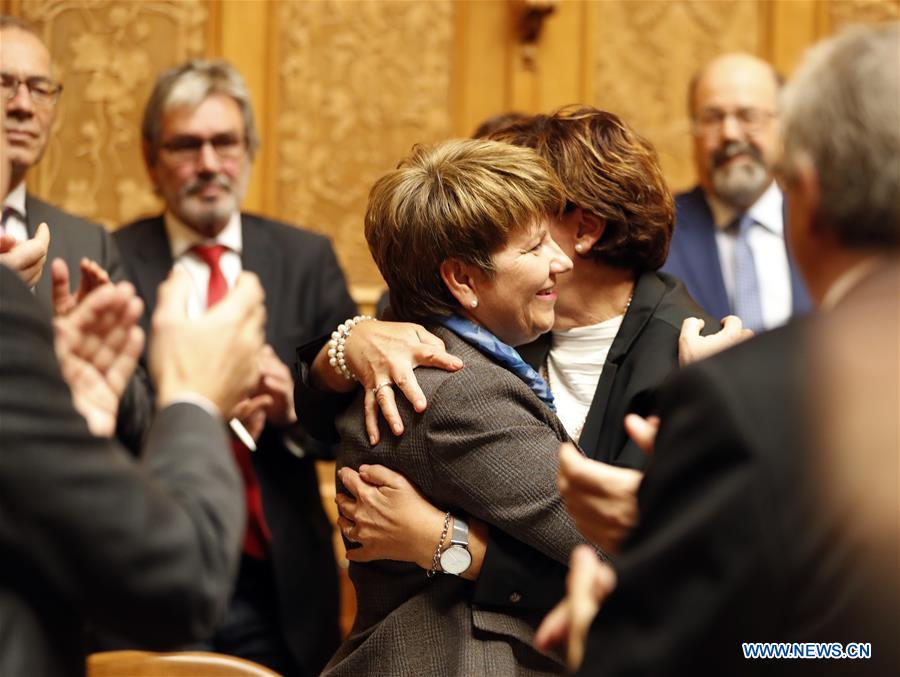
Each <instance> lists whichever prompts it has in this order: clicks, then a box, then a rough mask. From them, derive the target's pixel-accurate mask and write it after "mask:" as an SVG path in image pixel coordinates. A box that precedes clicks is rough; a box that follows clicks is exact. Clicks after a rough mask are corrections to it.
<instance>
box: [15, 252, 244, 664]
mask: <svg viewBox="0 0 900 677" xmlns="http://www.w3.org/2000/svg"><path fill="white" fill-rule="evenodd" d="M239 490H240V477H239V476H238V474H237V470H236V468H235V466H234V461H233V460H232V458H231V454H230V451H229V449H228V442H227V438H226V435H225V430H224V426H223V425H222V423H221V421H219V420H217V419H214V418H213V417H211V416H210V415H209V414H207V413H206V412H205V411H203V410H202V409H201V408H200V407H197V406H195V405H192V404H176V405H173V406H170V407H167V408H166V409H164V410H163V411H162V412H160V414H159V415H158V417H157V422H156V424H155V426H154V427H153V429H152V431H151V433H150V436H149V439H148V443H147V448H146V453H145V455H144V459H143V461H142V463H141V464H137V463H136V462H135V461H134V460H133V459H132V458H131V457H130V456H129V455H128V454H127V453H126V451H125V450H124V449H123V448H122V447H120V446H119V445H118V444H117V443H115V442H114V441H112V440H102V439H99V438H96V437H93V436H92V435H91V434H90V432H89V431H88V428H87V425H86V424H85V421H84V419H83V418H82V417H81V416H80V415H79V414H78V413H77V412H76V411H75V409H74V408H73V407H72V399H71V394H70V392H69V389H68V387H67V385H66V383H65V382H64V381H63V379H62V376H61V374H60V372H59V367H58V366H57V362H56V356H55V354H54V350H53V335H52V330H51V328H50V323H49V320H48V318H47V317H46V314H45V313H44V312H42V311H41V309H40V308H39V307H38V305H37V304H36V303H35V302H34V298H33V297H32V295H31V294H30V293H29V292H28V290H27V289H26V288H25V286H24V285H23V284H22V283H21V281H20V280H19V279H18V278H17V276H16V275H15V274H14V273H12V272H11V271H10V270H8V269H6V268H4V267H2V266H0V553H2V562H3V564H2V567H0V571H2V573H0V674H2V675H41V676H42V677H54V676H56V675H81V674H83V673H84V651H85V647H84V637H83V631H84V628H83V625H84V623H86V622H89V623H91V624H92V625H94V626H96V627H98V628H105V629H107V630H108V629H112V628H114V629H115V630H116V631H117V632H119V633H120V634H123V635H125V636H127V637H129V638H130V639H133V640H135V641H138V640H140V641H141V642H143V643H145V644H147V645H148V646H151V647H154V648H156V649H160V650H162V649H166V648H172V647H173V646H175V645H177V644H179V643H183V642H189V641H193V640H196V639H198V638H200V637H202V636H204V635H206V634H207V633H209V632H210V631H211V629H212V628H213V627H214V626H215V624H216V623H217V622H218V620H219V619H220V618H221V615H222V614H223V613H224V611H225V608H226V602H227V599H228V594H229V591H230V589H231V584H232V582H233V577H234V573H235V571H236V568H237V561H238V553H239V546H240V539H241V536H242V534H243V520H244V515H243V506H242V505H241V503H240V502H239V501H235V500H234V496H235V493H236V492H238V491H239Z"/></svg>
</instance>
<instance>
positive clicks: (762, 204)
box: [747, 181, 784, 235]
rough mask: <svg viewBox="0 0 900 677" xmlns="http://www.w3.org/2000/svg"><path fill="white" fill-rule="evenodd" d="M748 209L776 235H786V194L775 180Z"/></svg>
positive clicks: (759, 222) (754, 218)
mask: <svg viewBox="0 0 900 677" xmlns="http://www.w3.org/2000/svg"><path fill="white" fill-rule="evenodd" d="M747 211H748V213H749V214H750V216H751V217H753V220H754V221H756V223H758V224H759V225H761V226H762V227H763V228H765V229H767V230H769V231H771V232H772V233H773V234H775V235H784V195H783V194H782V192H781V189H780V188H779V187H778V184H777V183H775V182H774V181H772V183H771V184H769V187H768V188H766V192H765V193H763V194H762V195H760V196H759V199H758V200H757V201H756V202H754V203H753V204H752V205H750V209H749V210H747Z"/></svg>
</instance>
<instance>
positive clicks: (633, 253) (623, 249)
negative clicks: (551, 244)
mask: <svg viewBox="0 0 900 677" xmlns="http://www.w3.org/2000/svg"><path fill="white" fill-rule="evenodd" d="M490 138H492V139H495V140H498V141H503V142H505V143H511V144H513V145H516V146H527V147H529V148H534V149H535V150H536V151H537V153H538V155H540V156H541V157H543V158H544V159H545V160H547V162H548V163H549V164H550V166H551V167H552V168H553V170H554V171H555V172H556V175H557V176H558V177H559V180H560V182H561V183H562V185H563V189H564V190H565V192H566V200H567V205H566V208H567V209H574V208H575V207H581V208H582V209H583V210H585V211H588V212H592V213H593V214H596V215H597V216H599V217H602V218H603V219H605V220H606V228H605V230H604V232H603V236H602V237H601V238H600V240H598V241H597V243H596V244H595V245H594V247H593V248H592V249H591V253H592V254H593V256H594V257H595V259H596V260H597V261H600V262H602V263H605V264H607V265H611V266H615V267H617V268H628V269H630V270H634V271H635V272H636V273H641V272H643V271H645V270H656V269H657V268H659V267H660V266H662V264H663V263H665V261H666V255H667V254H668V251H669V241H670V240H671V238H672V229H673V228H674V225H675V206H674V203H673V202H672V194H671V193H670V192H669V189H668V187H667V186H666V181H665V179H664V178H663V173H662V169H660V166H659V162H658V160H657V156H656V151H655V150H654V149H653V146H652V145H650V143H649V142H648V141H646V140H645V139H644V138H643V137H641V136H640V135H639V134H637V133H636V132H635V131H634V130H632V129H631V128H630V127H629V126H628V125H626V124H625V123H624V122H623V121H622V120H621V119H620V118H619V117H618V116H616V115H614V114H612V113H607V112H605V111H601V110H597V109H596V108H591V107H588V106H572V107H567V108H563V109H561V110H559V111H557V112H555V113H553V114H552V115H535V116H534V117H531V118H529V119H527V120H523V121H521V122H517V123H513V124H512V125H510V126H509V127H506V128H505V129H503V130H501V131H499V132H497V133H496V134H493V135H491V137H490Z"/></svg>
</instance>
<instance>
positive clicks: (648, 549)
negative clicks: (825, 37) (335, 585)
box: [539, 24, 900, 675]
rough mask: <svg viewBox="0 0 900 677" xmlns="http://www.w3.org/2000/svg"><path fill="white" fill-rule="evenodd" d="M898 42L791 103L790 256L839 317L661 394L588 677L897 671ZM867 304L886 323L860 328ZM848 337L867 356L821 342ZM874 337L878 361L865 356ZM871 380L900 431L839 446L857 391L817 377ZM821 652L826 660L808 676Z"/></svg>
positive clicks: (868, 31)
mask: <svg viewBox="0 0 900 677" xmlns="http://www.w3.org/2000/svg"><path fill="white" fill-rule="evenodd" d="M898 29H900V27H898V25H897V24H893V25H888V26H883V27H881V28H857V29H855V30H852V31H849V32H847V33H846V34H844V35H841V36H839V37H838V38H835V39H832V40H829V41H827V42H825V43H823V44H821V45H819V46H817V47H815V48H814V49H813V50H812V51H811V52H810V54H809V55H808V56H807V58H806V60H805V62H804V64H803V65H802V66H801V68H800V69H799V71H798V73H797V75H796V77H795V79H794V80H793V81H792V82H791V83H790V84H789V85H788V86H787V88H786V90H785V92H784V99H783V102H782V104H783V113H782V115H783V124H784V129H785V157H784V161H783V167H784V170H783V171H784V180H785V186H786V192H787V195H788V197H789V200H790V213H789V218H790V230H789V233H790V239H791V245H792V248H793V252H794V254H795V256H796V258H797V263H798V265H799V267H800V269H801V270H802V272H803V274H804V278H805V280H806V283H807V284H808V287H809V290H810V293H811V295H812V297H813V299H814V300H815V302H816V303H817V305H818V306H819V307H820V308H821V309H822V310H823V311H825V312H824V313H823V314H822V315H821V316H819V317H817V318H806V319H801V320H798V321H795V322H793V323H791V324H789V325H788V326H786V327H783V328H780V329H777V330H774V331H772V332H769V333H767V334H764V335H762V336H759V337H757V338H755V339H752V340H750V341H748V342H747V343H745V344H744V345H741V346H739V347H737V348H734V349H733V350H730V351H726V352H724V353H722V354H721V355H718V356H715V357H713V358H710V359H709V360H706V361H701V362H699V363H698V364H696V365H695V366H693V367H689V368H688V369H686V370H684V371H683V372H682V373H681V374H679V375H678V376H677V377H676V378H675V379H673V381H672V382H671V384H670V386H669V387H668V388H667V389H666V390H665V392H664V393H663V396H662V402H661V405H662V406H661V417H662V423H661V425H660V427H659V433H658V435H657V436H656V442H655V448H656V454H655V456H654V459H653V461H652V462H651V464H650V466H649V468H648V470H647V474H646V477H645V479H644V481H643V483H642V486H641V488H640V493H639V509H640V513H641V517H640V521H639V523H638V526H637V528H636V529H635V531H634V532H633V533H632V536H631V538H630V539H629V540H627V541H626V543H625V545H624V548H623V553H622V556H621V557H620V558H619V559H618V560H617V561H616V562H615V575H616V576H617V577H618V583H617V584H616V587H615V589H614V590H613V592H612V593H611V594H610V595H609V597H608V598H607V599H606V600H605V602H603V607H602V608H601V609H600V612H599V614H598V616H597V618H596V621H595V622H594V624H593V627H591V630H590V635H589V638H588V643H587V651H586V654H585V656H584V663H583V668H582V674H586V675H620V674H621V675H624V674H628V675H683V674H695V673H696V672H698V671H700V672H708V673H710V674H727V675H739V674H761V672H762V671H765V674H769V672H778V673H782V672H783V673H787V674H796V673H798V672H800V673H803V674H806V673H807V672H808V673H809V674H816V675H820V674H827V673H830V672H831V671H832V670H833V671H835V672H837V673H839V674H850V673H852V674H874V675H884V674H896V673H897V671H898V669H900V662H898V661H900V655H898V650H897V645H896V633H897V629H898V625H897V622H898V620H897V619H898V615H897V612H898V602H900V599H898V595H900V590H898V580H897V576H896V572H897V570H898V561H897V556H898V547H897V546H898V542H897V538H898V530H897V518H898V515H897V512H896V505H897V484H896V476H897V475H896V473H897V465H896V464H897V457H896V454H897V430H896V420H895V419H896V402H897V393H898V382H897V376H898V372H897V368H896V365H897V352H896V351H897V345H898V326H900V325H898V319H900V318H898V305H897V299H898V291H900V282H898V281H900V277H898V276H900V205H898V202H897V200H896V196H897V192H898V190H900V167H898V164H897V161H896V160H897V157H898V155H900V124H898V123H900V110H898V102H900V90H898V77H897V60H896V57H897V54H898V50H900V30H898ZM860 174H862V175H863V176H865V178H866V180H865V181H860V180H859V176H860ZM866 306H869V308H866ZM871 306H874V308H875V309H876V311H875V312H874V313H871V312H867V313H859V312H857V310H858V309H859V308H866V310H871ZM835 329H837V330H839V331H840V332H841V334H840V335H841V336H843V337H845V339H846V340H849V341H851V342H853V344H854V348H855V349H854V350H849V351H848V350H846V349H844V348H842V349H840V350H836V348H837V347H838V346H840V345H843V341H842V342H841V343H840V344H837V343H835V342H833V341H831V340H830V339H829V340H824V341H823V336H826V335H831V334H833V332H834V331H835ZM879 335H883V336H884V337H885V339H886V340H885V342H884V343H883V346H884V347H883V348H882V349H881V350H872V349H870V346H872V345H873V341H872V340H871V337H872V336H879ZM874 343H875V344H877V343H878V342H877V341H876V342H874ZM872 360H879V361H878V362H877V363H875V364H872V362H871V361H872ZM837 361H840V362H841V364H836V362H837ZM860 365H870V366H873V367H874V368H873V369H872V368H870V369H867V373H869V374H870V375H871V376H870V382H869V383H868V388H867V390H866V391H865V394H864V395H863V396H865V397H869V398H871V400H872V402H873V403H879V404H880V403H881V402H882V401H883V400H884V399H885V398H892V401H893V402H894V403H895V404H894V408H893V409H892V411H891V409H890V407H888V411H891V414H890V415H891V416H893V417H894V418H893V419H892V420H891V423H890V424H888V425H886V424H884V423H883V422H875V425H874V426H872V427H873V429H874V430H878V431H881V435H880V436H879V435H878V434H876V435H875V437H874V439H873V437H872V436H871V433H870V435H868V436H867V437H865V438H862V437H861V438H859V439H854V440H852V441H851V442H850V444H851V445H853V446H852V448H851V449H845V448H837V449H835V448H831V449H829V447H834V440H835V439H836V438H837V433H841V432H843V431H844V430H845V426H843V425H842V424H841V423H840V422H838V423H835V422H834V421H832V420H829V418H827V417H826V416H823V415H822V414H823V413H824V412H830V415H831V416H834V413H835V411H837V412H839V415H840V412H842V411H843V410H845V409H852V410H854V411H856V412H857V414H858V413H859V411H860V409H863V410H865V409H866V407H865V406H864V405H862V406H861V405H860V403H859V402H855V401H851V400H848V399H847V395H848V393H852V394H853V395H855V396H857V397H858V396H859V394H860V391H859V389H858V388H855V389H851V388H848V385H849V384H850V383H851V382H849V381H848V382H847V383H843V382H841V381H840V380H837V381H836V380H834V379H832V378H829V379H824V380H823V379H821V378H819V376H820V375H821V374H822V372H823V370H824V368H825V367H827V368H828V371H829V373H835V372H837V373H842V372H843V373H844V374H852V373H855V372H857V371H859V370H860V369H859V366H860ZM835 402H838V403H840V402H844V403H846V404H847V405H852V407H851V406H847V407H841V406H838V407H835V406H834V403H835ZM878 410H879V411H884V409H883V408H880V409H878ZM632 423H637V422H635V421H632ZM840 439H843V440H845V442H846V440H847V437H846V435H844V436H843V437H842V438H840ZM891 445H893V448H892V450H891V451H889V453H888V454H886V455H885V454H881V452H880V451H879V452H878V453H879V454H880V455H876V456H874V458H873V456H872V454H873V452H874V451H875V449H876V448H886V449H891ZM826 451H827V452H828V453H826ZM835 457H837V458H842V459H843V460H842V461H841V463H842V466H840V467H844V468H846V467H847V459H848V458H852V459H854V460H853V462H852V463H851V465H852V466H857V467H860V468H863V469H865V468H867V467H868V472H867V473H866V474H867V476H869V477H872V478H877V476H879V475H881V476H884V475H885V474H886V475H887V476H889V477H890V478H891V479H890V480H888V481H887V482H885V481H881V482H877V481H875V482H865V483H860V482H859V481H858V480H857V478H855V477H853V476H852V475H850V474H845V475H843V476H841V475H840V474H838V473H836V472H835V471H836V470H838V469H839V466H834V467H829V464H830V463H834V462H835ZM885 460H887V464H886V465H877V466H872V465H871V464H872V463H873V462H874V463H879V464H883V463H884V462H885ZM864 472H865V471H864ZM876 486H877V487H879V488H880V490H883V489H884V488H885V487H887V488H888V489H887V491H888V494H887V495H888V496H890V494H892V499H891V498H888V500H887V501H886V502H887V504H888V505H890V506H892V507H891V508H889V509H888V514H881V515H880V517H879V519H880V521H881V525H880V526H878V527H876V528H873V527H872V524H871V523H861V521H860V518H861V516H869V517H871V516H872V513H871V512H868V511H864V512H860V511H859V506H860V505H867V504H869V502H870V501H869V500H867V494H868V493H869V492H871V491H872V490H873V487H876ZM881 495H882V496H884V495H885V494H884V493H883V492H882V493H881ZM891 511H892V512H891ZM873 533H874V534H875V537H874V538H873V537H872V534H873ZM875 555H877V556H875ZM885 558H886V559H887V560H888V561H887V562H886V561H884V560H885ZM591 560H592V558H591V557H590V556H588V557H581V558H580V559H579V560H577V562H576V560H575V559H573V574H572V579H571V582H572V584H573V585H572V586H571V588H570V593H569V596H568V598H567V600H566V602H564V604H563V605H562V606H561V607H559V609H558V610H557V611H556V612H554V614H553V616H552V618H550V619H548V621H546V622H545V627H544V628H543V630H542V634H541V636H540V637H539V640H540V641H541V643H542V646H545V647H547V646H550V645H551V644H552V643H553V641H552V640H553V639H559V638H560V637H562V636H564V635H565V634H566V632H567V630H568V631H570V632H571V630H572V628H574V629H575V632H574V633H573V634H574V635H577V634H578V626H579V623H578V619H579V618H581V619H582V620H583V618H584V615H582V612H581V611H578V609H579V608H581V607H583V606H584V605H585V602H586V603H587V605H588V606H590V605H591V604H594V605H596V603H598V602H600V601H602V598H603V592H604V590H607V589H608V587H609V582H610V579H611V576H610V575H609V574H610V572H611V570H610V569H609V568H607V567H608V565H601V564H599V563H598V562H597V561H596V558H593V563H592V562H591ZM576 563H577V565H578V566H576ZM578 582H581V583H583V584H578ZM594 610H596V606H595V607H594ZM587 616H588V617H589V616H590V614H589V613H588V614H587ZM567 626H568V627H567ZM753 642H780V643H788V644H786V645H782V646H781V647H778V648H777V649H773V648H771V647H770V648H769V649H768V650H770V651H772V650H778V651H785V652H787V656H783V657H782V658H780V659H777V658H768V659H765V658H753V657H751V656H752V652H753V651H759V650H763V649H762V648H761V647H759V646H750V645H749V643H753ZM808 643H826V644H808ZM833 643H834V644H833ZM838 643H839V644H838ZM850 643H862V644H863V646H855V645H853V646H851V644H850ZM575 652H576V654H577V646H576V647H575ZM823 652H824V653H825V654H826V655H828V656H830V658H831V659H832V660H823V659H822V658H818V659H816V660H809V658H815V657H816V656H817V655H818V656H821V655H822V653H823ZM869 653H871V656H870V657H868V658H865V656H866V655H867V654H869ZM845 654H846V655H845ZM804 656H806V657H804ZM854 656H862V658H861V659H859V660H853V657H854ZM576 658H577V656H576Z"/></svg>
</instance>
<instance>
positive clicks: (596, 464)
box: [557, 443, 644, 553]
mask: <svg viewBox="0 0 900 677" xmlns="http://www.w3.org/2000/svg"><path fill="white" fill-rule="evenodd" d="M643 477H644V475H643V473H641V472H640V471H638V470H633V469H631V468H619V467H617V466H614V465H609V464H607V463H601V462H600V461H594V460H591V459H589V458H586V457H585V456H582V455H581V454H580V453H579V452H578V450H577V449H575V447H573V446H572V445H571V444H568V443H567V444H563V445H561V446H560V448H559V474H558V476H557V485H558V486H559V493H560V494H561V495H562V497H563V500H564V501H565V504H566V510H568V512H569V514H570V515H572V518H573V519H574V520H575V526H577V527H578V530H579V531H580V532H581V533H582V534H584V535H585V537H587V538H588V540H590V541H591V542H592V543H593V544H594V545H596V546H597V547H599V548H600V549H601V550H603V551H604V552H609V553H614V552H618V550H619V546H620V545H621V544H622V541H623V540H624V539H625V537H626V536H627V535H628V533H629V532H630V531H631V529H632V528H633V527H634V525H635V524H637V519H638V505H637V490H638V487H639V486H640V484H641V480H642V479H643Z"/></svg>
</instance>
